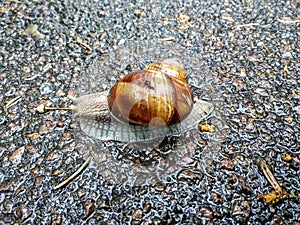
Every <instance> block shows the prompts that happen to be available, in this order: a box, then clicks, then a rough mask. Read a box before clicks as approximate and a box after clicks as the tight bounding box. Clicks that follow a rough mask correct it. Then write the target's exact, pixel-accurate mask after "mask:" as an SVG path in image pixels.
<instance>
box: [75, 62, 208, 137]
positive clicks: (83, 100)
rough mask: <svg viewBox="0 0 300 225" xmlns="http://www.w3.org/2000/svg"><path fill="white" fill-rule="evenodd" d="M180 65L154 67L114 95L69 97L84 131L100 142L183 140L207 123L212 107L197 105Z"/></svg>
mask: <svg viewBox="0 0 300 225" xmlns="http://www.w3.org/2000/svg"><path fill="white" fill-rule="evenodd" d="M187 82H188V80H187V75H186V73H185V71H184V67H183V65H182V64H181V62H180V61H179V60H178V59H167V60H164V61H162V62H155V63H151V64H149V65H148V66H147V67H146V68H145V69H143V70H139V71H136V72H133V73H130V74H128V75H127V76H125V77H124V78H123V79H121V80H120V81H119V82H118V83H116V84H115V85H114V86H113V87H112V88H111V89H110V90H109V91H104V92H98V93H94V94H90V95H84V96H81V97H79V98H74V97H70V99H71V100H73V101H74V102H75V103H76V106H72V109H74V110H75V111H76V112H77V114H78V116H79V121H80V128H81V130H82V131H83V132H84V133H86V134H87V135H89V136H91V137H94V138H96V139H100V140H115V141H122V142H140V141H151V140H153V139H157V138H164V137H166V136H169V135H178V134H180V133H181V132H183V131H185V130H187V129H191V128H192V127H193V126H195V125H196V124H197V123H198V122H199V121H201V120H203V119H205V118H206V117H207V116H208V115H209V114H210V113H211V112H212V110H213V105H212V104H211V103H208V102H206V101H202V100H200V99H196V98H195V99H194V98H193V94H192V91H191V89H190V86H189V85H188V83H187Z"/></svg>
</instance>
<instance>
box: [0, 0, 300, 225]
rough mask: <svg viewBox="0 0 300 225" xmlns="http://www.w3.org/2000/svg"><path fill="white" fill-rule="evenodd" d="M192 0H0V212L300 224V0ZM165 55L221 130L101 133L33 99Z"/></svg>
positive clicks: (107, 80) (53, 103) (13, 218)
mask: <svg viewBox="0 0 300 225" xmlns="http://www.w3.org/2000/svg"><path fill="white" fill-rule="evenodd" d="M190 2H191V3H184V2H183V1H174V2H173V3H170V1H151V2H150V3H144V2H142V1H137V2H126V1H114V2H113V3H110V2H109V1H99V2H98V1H97V0H94V1H0V14H1V15H0V60H1V64H0V103H1V107H0V156H1V157H0V211H1V214H0V224H293V225H299V224H300V203H299V197H300V181H299V176H300V174H299V171H300V170H299V167H300V158H299V150H300V144H299V143H300V140H299V139H300V138H299V137H300V129H299V122H300V116H299V114H300V105H299V102H300V85H299V83H300V77H299V72H300V60H299V56H300V43H299V36H300V29H299V24H300V4H299V3H298V2H297V1H254V0H244V1H222V2H220V3H217V1H193V2H192V1H190ZM169 56H177V57H178V56H179V57H180V58H181V59H182V60H183V62H184V64H185V66H186V70H187V72H188V74H189V78H190V80H189V82H190V84H191V85H192V87H193V91H194V94H195V95H196V96H197V97H199V98H202V99H205V100H207V101H210V102H212V103H213V104H214V105H215V111H214V113H213V114H212V115H211V117H210V118H209V119H208V121H207V122H208V124H210V125H213V126H214V130H215V131H214V132H201V131H199V130H198V129H193V130H190V131H187V132H185V133H183V134H181V135H180V136H178V137H168V138H166V139H164V140H163V141H162V142H161V143H142V144H134V143H133V144H128V143H117V142H111V141H104V142H99V141H97V140H92V139H91V138H89V137H87V136H86V135H84V134H83V133H82V132H81V131H80V129H79V128H78V123H77V118H76V117H75V116H74V115H73V114H72V112H70V111H49V112H47V113H37V112H36V107H38V106H39V105H40V104H43V105H46V106H47V107H67V106H69V105H70V104H71V102H70V101H69V100H68V98H67V95H68V94H70V95H74V96H78V95H81V94H84V93H92V92H96V91H103V90H107V89H109V87H110V86H111V85H112V84H114V83H115V82H116V81H117V80H118V79H119V78H120V77H122V76H124V74H127V73H129V72H131V71H135V70H137V69H140V68H143V67H144V66H145V65H146V64H147V63H149V62H151V61H153V60H162V59H164V58H166V57H169ZM202 125H205V122H204V123H202ZM88 156H92V160H91V163H90V164H89V165H88V166H87V167H86V168H85V170H84V171H83V172H82V173H81V174H80V175H79V176H78V177H77V178H75V179H74V180H73V181H71V182H70V183H68V184H67V185H65V186H64V187H61V188H59V189H57V190H54V187H55V186H56V185H58V184H59V183H60V182H62V181H63V180H65V179H66V178H67V177H69V176H70V175H71V174H72V173H74V172H75V171H76V170H77V168H79V167H80V166H81V165H82V164H83V163H84V161H85V160H86V159H87V157H88ZM261 165H268V167H269V168H270V170H271V171H272V174H273V175H274V178H273V183H272V184H273V186H272V185H271V184H270V183H269V182H268V180H267V178H266V176H265V175H264V173H263V171H262V169H261ZM274 179H276V180H277V182H278V183H277V182H276V181H274ZM274 188H277V189H275V190H276V191H277V195H278V194H279V192H280V193H281V190H282V193H283V194H282V196H277V197H275V199H274V201H271V202H266V200H265V199H266V198H265V199H264V197H266V196H267V197H270V196H272V195H271V194H272V193H273V194H274V193H275V192H274ZM278 190H279V191H278ZM268 193H269V195H266V194H268ZM270 193H271V194H270Z"/></svg>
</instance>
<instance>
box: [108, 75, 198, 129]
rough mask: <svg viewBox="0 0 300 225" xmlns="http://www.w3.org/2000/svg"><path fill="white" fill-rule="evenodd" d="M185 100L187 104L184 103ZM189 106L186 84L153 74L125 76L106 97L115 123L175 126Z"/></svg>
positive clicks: (183, 116)
mask: <svg viewBox="0 0 300 225" xmlns="http://www.w3.org/2000/svg"><path fill="white" fill-rule="evenodd" d="M187 97H189V98H191V100H189V101H187V100H186V98H187ZM192 102H193V96H192V93H191V90H190V88H189V86H188V84H186V83H185V82H183V81H181V80H179V79H176V78H174V77H172V76H168V75H166V74H165V71H163V73H162V72H161V71H155V70H140V71H137V72H133V73H131V74H129V75H127V76H126V77H124V78H123V79H122V80H120V81H119V82H118V83H117V84H115V85H114V86H113V87H112V88H111V90H110V93H109V95H108V104H109V108H110V111H111V113H112V114H113V116H114V117H115V118H116V119H118V120H120V121H122V122H124V123H128V122H130V123H134V124H140V125H150V126H166V125H167V126H169V125H170V124H175V123H179V122H180V121H181V120H183V119H184V118H185V117H186V116H187V115H188V114H189V112H190V111H191V109H192V104H191V103H192Z"/></svg>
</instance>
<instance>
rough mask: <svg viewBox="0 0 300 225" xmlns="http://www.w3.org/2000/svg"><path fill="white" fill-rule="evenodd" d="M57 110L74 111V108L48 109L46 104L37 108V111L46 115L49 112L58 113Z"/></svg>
mask: <svg viewBox="0 0 300 225" xmlns="http://www.w3.org/2000/svg"><path fill="white" fill-rule="evenodd" d="M56 110H72V107H70V108H69V107H62V108H57V107H48V106H45V105H44V104H40V105H38V107H36V108H35V111H37V112H38V113H46V112H49V111H56Z"/></svg>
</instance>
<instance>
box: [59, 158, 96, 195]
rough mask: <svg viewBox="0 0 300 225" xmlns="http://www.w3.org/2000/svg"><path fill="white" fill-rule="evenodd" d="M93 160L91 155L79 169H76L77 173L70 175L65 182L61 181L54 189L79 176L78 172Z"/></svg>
mask: <svg viewBox="0 0 300 225" xmlns="http://www.w3.org/2000/svg"><path fill="white" fill-rule="evenodd" d="M90 161H91V156H89V157H88V158H87V159H86V160H85V162H84V163H83V164H82V165H81V166H80V167H79V168H78V170H76V171H75V173H73V174H72V175H71V176H69V177H68V178H67V179H66V180H64V181H63V182H61V183H60V184H58V185H56V186H55V187H54V190H57V189H59V188H61V187H62V186H64V185H66V184H68V183H69V182H70V181H71V180H73V179H74V178H75V177H77V176H78V174H80V173H81V172H82V171H83V170H84V168H85V167H86V166H87V165H88V164H89V163H90Z"/></svg>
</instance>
